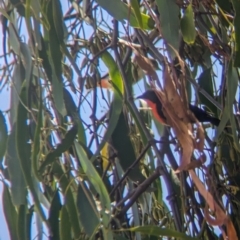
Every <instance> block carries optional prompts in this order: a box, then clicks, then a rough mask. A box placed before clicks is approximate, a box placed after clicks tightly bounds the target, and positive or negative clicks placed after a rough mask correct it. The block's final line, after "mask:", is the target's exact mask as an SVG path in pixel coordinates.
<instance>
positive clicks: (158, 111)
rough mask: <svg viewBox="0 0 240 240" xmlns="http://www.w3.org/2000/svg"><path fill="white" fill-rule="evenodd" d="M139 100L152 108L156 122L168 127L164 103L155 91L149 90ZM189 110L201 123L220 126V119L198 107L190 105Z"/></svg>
mask: <svg viewBox="0 0 240 240" xmlns="http://www.w3.org/2000/svg"><path fill="white" fill-rule="evenodd" d="M137 99H143V100H145V101H146V103H147V105H148V106H149V108H151V111H152V113H153V116H154V117H155V118H156V120H158V121H159V122H160V123H162V124H165V125H167V123H166V121H167V119H166V117H165V116H164V113H163V110H162V108H163V107H162V103H161V101H160V100H159V98H158V96H157V94H156V92H155V91H154V90H151V89H150V90H147V91H146V92H145V93H143V94H142V95H140V96H138V97H137ZM189 109H190V110H191V111H192V113H193V114H194V115H195V117H196V118H197V120H198V121H199V122H210V123H211V124H213V125H215V126H218V125H219V123H220V120H219V119H218V118H216V117H213V116H211V115H209V114H208V113H207V112H206V111H204V110H202V109H201V108H199V107H197V106H194V105H192V104H189Z"/></svg>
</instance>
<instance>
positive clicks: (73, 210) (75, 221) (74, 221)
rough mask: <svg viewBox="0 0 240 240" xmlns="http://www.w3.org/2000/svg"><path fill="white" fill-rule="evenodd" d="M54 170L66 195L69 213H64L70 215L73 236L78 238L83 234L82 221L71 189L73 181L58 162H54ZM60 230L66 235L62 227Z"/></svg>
mask: <svg viewBox="0 0 240 240" xmlns="http://www.w3.org/2000/svg"><path fill="white" fill-rule="evenodd" d="M52 172H53V174H54V176H55V177H56V179H57V180H58V183H59V185H60V187H61V189H62V192H63V194H64V196H65V198H64V199H65V204H64V206H63V207H66V210H67V214H66V215H65V213H64V215H65V216H66V217H67V216H68V217H69V222H70V226H71V229H72V232H73V236H74V238H76V239H77V238H78V237H79V236H80V234H81V227H80V222H79V218H78V215H77V207H76V204H75V201H74V196H73V191H72V189H71V182H70V181H69V179H68V178H67V176H66V174H65V173H64V172H63V170H62V168H61V166H60V165H59V164H58V163H56V162H55V163H54V164H53V167H52ZM64 221H66V219H64ZM61 226H62V223H61ZM68 227H69V226H68ZM60 231H61V237H63V236H65V234H63V233H62V229H60Z"/></svg>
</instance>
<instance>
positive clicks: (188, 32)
mask: <svg viewBox="0 0 240 240" xmlns="http://www.w3.org/2000/svg"><path fill="white" fill-rule="evenodd" d="M181 31H182V35H183V40H184V41H185V42H186V43H188V44H193V43H194V41H195V38H196V30H195V23H194V13H193V8H192V4H191V3H190V4H189V5H188V7H187V9H186V10H185V13H184V16H183V18H182V19H181Z"/></svg>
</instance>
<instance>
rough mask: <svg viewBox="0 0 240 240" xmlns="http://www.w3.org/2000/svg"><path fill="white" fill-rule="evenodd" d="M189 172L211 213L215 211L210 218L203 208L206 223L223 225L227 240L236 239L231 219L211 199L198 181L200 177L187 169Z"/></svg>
mask: <svg viewBox="0 0 240 240" xmlns="http://www.w3.org/2000/svg"><path fill="white" fill-rule="evenodd" d="M189 174H190V176H191V178H192V180H193V182H194V184H195V185H196V187H197V189H198V191H199V192H200V194H201V195H202V196H203V198H204V199H205V201H206V203H207V205H208V206H209V209H210V210H211V211H212V212H213V213H215V218H212V217H211V216H210V214H209V211H208V210H207V209H205V211H204V215H205V218H206V220H207V221H208V223H209V224H211V225H213V226H214V225H217V226H220V227H221V226H222V225H224V226H225V227H226V229H227V233H224V235H226V236H227V237H228V239H229V240H230V239H231V240H237V239H238V237H237V234H236V230H235V228H234V226H233V223H232V221H231V219H230V218H229V217H228V216H227V215H226V213H225V212H224V211H223V210H222V208H221V207H220V206H219V204H218V203H217V202H216V201H215V200H214V199H213V196H212V195H211V193H210V192H209V191H208V190H207V189H206V188H205V186H204V185H203V183H202V182H201V181H200V179H199V178H198V176H197V175H196V173H195V172H194V171H193V170H189ZM222 231H223V230H222Z"/></svg>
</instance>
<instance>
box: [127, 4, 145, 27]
mask: <svg viewBox="0 0 240 240" xmlns="http://www.w3.org/2000/svg"><path fill="white" fill-rule="evenodd" d="M130 4H131V7H132V9H133V11H134V15H135V17H136V19H137V21H138V24H139V26H140V28H141V29H143V24H142V15H141V12H140V6H139V3H138V1H137V0H130Z"/></svg>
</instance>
